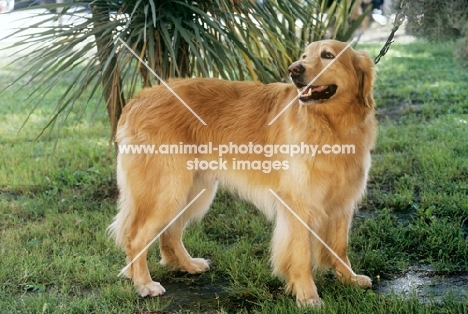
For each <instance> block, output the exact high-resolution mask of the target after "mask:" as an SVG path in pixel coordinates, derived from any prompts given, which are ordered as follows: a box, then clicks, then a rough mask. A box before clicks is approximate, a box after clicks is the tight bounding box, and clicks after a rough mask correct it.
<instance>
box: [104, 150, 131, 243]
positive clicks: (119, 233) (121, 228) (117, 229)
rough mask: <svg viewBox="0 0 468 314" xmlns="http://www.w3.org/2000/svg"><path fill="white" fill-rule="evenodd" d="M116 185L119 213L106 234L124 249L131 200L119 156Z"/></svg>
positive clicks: (129, 219) (129, 218)
mask: <svg viewBox="0 0 468 314" xmlns="http://www.w3.org/2000/svg"><path fill="white" fill-rule="evenodd" d="M117 185H118V186H119V190H120V193H119V201H118V208H119V212H118V213H117V215H116V216H115V217H114V220H113V222H112V223H111V224H110V226H109V227H108V228H107V232H108V234H109V235H110V237H111V238H113V239H114V240H115V242H116V243H117V245H118V246H119V247H121V248H125V245H126V244H127V237H128V231H129V229H130V224H131V222H132V220H133V217H132V216H133V213H132V208H133V198H132V195H131V192H130V189H129V188H128V187H127V186H126V185H127V178H126V172H125V171H124V169H122V160H121V158H120V156H118V157H117Z"/></svg>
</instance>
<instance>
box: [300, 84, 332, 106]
mask: <svg viewBox="0 0 468 314" xmlns="http://www.w3.org/2000/svg"><path fill="white" fill-rule="evenodd" d="M297 87H298V89H297V90H298V92H299V94H300V96H299V100H300V101H301V102H309V101H312V100H326V99H329V98H330V97H331V96H333V95H335V93H336V90H337V89H338V86H336V85H334V84H331V85H320V86H309V87H306V86H297Z"/></svg>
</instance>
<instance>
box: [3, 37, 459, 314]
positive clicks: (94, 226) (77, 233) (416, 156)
mask: <svg viewBox="0 0 468 314" xmlns="http://www.w3.org/2000/svg"><path fill="white" fill-rule="evenodd" d="M358 49H366V50H368V51H369V52H370V53H371V54H372V55H376V54H377V51H378V49H380V46H379V45H362V46H361V47H358ZM452 49H453V47H452V46H451V45H431V44H428V43H424V42H414V43H410V44H405V45H401V44H400V45H398V44H394V45H393V46H392V47H391V49H390V51H389V53H388V55H387V56H386V57H384V58H383V59H382V60H381V63H380V64H379V65H378V67H377V70H378V79H377V81H376V86H375V98H376V101H377V106H378V112H377V113H378V117H379V120H380V126H379V138H378V142H377V146H376V148H375V150H374V152H373V166H372V169H371V173H370V178H369V185H368V195H367V196H366V198H365V199H364V201H363V202H362V203H361V204H360V212H359V213H358V214H357V217H356V218H355V221H354V223H353V227H352V234H351V239H350V245H351V252H350V258H351V261H352V263H353V265H354V268H355V270H356V271H359V272H362V273H365V274H367V275H370V276H371V277H372V278H373V280H374V282H375V287H374V289H373V290H368V291H363V290H360V289H356V288H351V287H345V286H342V285H340V284H338V283H337V282H336V281H335V280H334V278H333V277H332V276H331V275H330V274H328V273H324V274H318V275H317V285H318V289H319V293H320V295H321V297H322V298H323V300H324V302H325V304H326V306H325V307H324V308H322V309H321V310H312V309H311V310H308V311H302V310H298V309H297V307H296V305H295V302H294V299H293V298H292V297H290V296H289V295H287V294H285V292H284V285H283V282H281V281H280V280H279V279H277V278H275V277H274V276H272V275H271V272H270V268H269V263H268V258H269V241H270V237H271V230H272V226H271V224H270V223H269V222H267V221H266V219H265V218H264V217H263V216H262V215H261V214H260V213H259V212H258V211H256V210H255V209H254V208H253V206H251V205H250V204H248V203H245V202H243V201H240V200H238V199H236V198H235V197H234V196H232V195H230V194H228V193H226V192H223V191H221V192H219V193H218V196H217V198H216V200H215V202H214V204H213V206H212V210H211V211H210V213H209V214H208V215H207V216H206V217H205V219H204V220H203V222H202V223H200V224H198V225H195V226H192V227H191V228H189V229H188V230H187V232H186V235H185V243H186V246H187V248H188V250H189V251H190V252H191V253H192V254H193V255H194V256H201V257H205V258H210V259H211V260H212V261H213V267H212V270H210V271H209V272H207V273H205V274H201V275H186V274H182V273H177V272H170V271H167V270H166V269H165V268H163V267H162V266H160V265H159V264H158V262H157V261H158V260H159V253H158V250H157V248H156V247H153V248H151V250H150V254H149V255H150V257H149V267H150V271H151V273H152V276H153V277H154V278H157V279H158V280H159V281H161V282H162V283H163V285H164V286H165V287H166V288H168V293H167V295H166V296H164V297H161V298H145V299H142V298H140V297H138V296H137V295H136V293H135V292H134V289H133V286H132V284H131V282H130V281H128V280H125V279H122V278H119V277H117V274H118V272H119V270H120V269H121V268H122V267H123V266H124V254H123V253H122V252H121V251H120V250H119V249H117V248H116V247H115V245H114V244H113V243H112V241H111V240H109V239H108V237H107V235H106V228H107V226H108V225H109V223H110V222H111V220H112V217H113V216H114V215H115V213H116V204H115V201H116V188H115V174H114V169H115V161H114V157H113V152H112V149H111V148H110V146H109V144H108V125H107V118H106V115H105V110H104V107H103V106H102V104H101V103H100V102H99V100H97V99H96V100H95V99H91V102H90V103H88V104H87V106H88V109H87V110H84V106H85V104H86V99H85V98H84V99H83V102H82V103H81V104H77V107H76V108H74V109H73V110H72V112H71V113H70V115H69V118H68V121H67V122H65V123H64V124H63V126H62V128H61V132H60V133H59V134H60V135H59V136H58V137H57V136H56V133H54V132H52V133H51V134H48V133H47V134H46V135H45V136H43V137H41V138H40V139H39V140H37V141H35V140H34V139H35V137H36V136H37V135H38V134H39V132H40V131H41V129H42V127H43V126H44V125H45V124H46V123H47V121H48V117H50V115H51V114H52V113H53V112H54V110H55V106H56V101H57V99H59V98H60V95H61V92H63V90H64V89H65V88H66V87H67V85H66V82H62V83H61V85H57V86H56V88H55V90H54V92H53V93H52V94H49V95H48V96H47V98H44V99H39V100H38V101H39V105H38V109H37V110H36V112H34V113H33V114H32V115H31V116H30V118H29V122H28V123H27V124H26V126H25V127H24V128H23V129H22V130H21V131H20V132H19V133H18V130H19V129H20V127H21V126H22V124H23V122H24V120H25V118H26V117H27V116H28V114H29V111H30V107H28V105H27V102H26V101H25V98H26V97H27V95H28V93H29V92H30V89H32V88H34V86H33V85H30V86H27V87H23V88H19V86H20V84H15V86H14V87H13V88H12V89H7V90H5V91H2V93H1V94H0V103H1V104H2V106H1V107H0V123H1V124H2V128H0V149H1V156H2V158H1V163H0V256H1V258H0V285H1V289H0V308H1V309H2V312H4V313H93V312H94V313H162V312H176V311H180V312H187V311H191V312H193V313H197V312H213V313H225V312H240V313H295V312H297V313H302V312H311V313H315V312H317V313H382V314H383V313H468V305H467V300H468V297H467V296H468V295H467V294H466V293H467V292H466V289H465V297H464V298H462V299H460V298H454V297H453V296H451V295H449V294H448V295H446V296H444V297H443V298H442V300H441V301H440V302H436V301H435V300H433V302H429V303H421V302H419V300H418V298H417V297H416V296H412V297H405V296H402V295H383V294H380V293H379V284H378V281H379V280H378V279H377V278H380V279H381V280H388V279H391V278H395V277H398V276H400V275H401V274H403V273H405V272H406V271H407V269H408V267H409V266H418V265H431V267H433V268H434V269H435V271H436V272H437V274H441V275H450V274H460V273H463V274H466V273H467V271H468V258H467V256H468V239H467V234H468V222H467V221H468V220H467V218H468V160H467V158H468V157H467V156H468V142H467V139H468V100H467V99H468V71H466V69H462V68H460V67H459V65H457V64H456V63H455V62H454V61H453V58H452ZM13 70H14V69H12V68H5V67H4V68H3V70H1V75H0V89H2V88H3V87H4V86H6V84H8V82H9V80H11V79H12V78H13V77H14V75H15V74H14V71H13ZM99 106H102V109H101V107H99ZM216 295H217V297H216Z"/></svg>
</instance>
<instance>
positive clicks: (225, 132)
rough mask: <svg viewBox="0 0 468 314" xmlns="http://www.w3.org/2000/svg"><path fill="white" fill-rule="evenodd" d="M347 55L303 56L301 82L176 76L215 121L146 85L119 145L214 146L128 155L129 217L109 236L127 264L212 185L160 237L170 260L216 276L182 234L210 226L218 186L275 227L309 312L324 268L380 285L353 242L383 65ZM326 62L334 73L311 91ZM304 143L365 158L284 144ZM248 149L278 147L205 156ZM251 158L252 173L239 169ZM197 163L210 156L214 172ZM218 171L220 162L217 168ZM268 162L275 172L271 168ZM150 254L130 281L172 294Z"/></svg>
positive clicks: (329, 43)
mask: <svg viewBox="0 0 468 314" xmlns="http://www.w3.org/2000/svg"><path fill="white" fill-rule="evenodd" d="M346 48H347V47H346V44H345V43H342V42H338V41H334V40H324V41H319V42H314V43H312V44H310V45H309V46H308V47H307V48H306V49H305V52H304V54H303V55H302V56H301V58H300V60H299V61H296V62H294V63H293V64H292V65H291V66H290V67H289V72H290V75H291V79H292V82H293V84H284V83H274V84H268V85H263V84H259V83H252V82H229V81H223V80H218V79H185V80H174V81H172V82H171V83H170V84H169V85H170V87H171V89H172V90H173V91H174V92H175V93H176V94H177V95H179V96H180V97H181V98H182V99H183V100H185V101H186V103H187V104H188V105H189V106H190V107H191V108H192V109H193V111H194V112H195V113H196V114H197V115H198V116H199V117H200V118H202V119H203V120H204V122H206V125H204V124H203V123H201V122H200V121H199V120H198V118H197V117H196V116H194V114H192V112H190V111H189V110H188V109H187V108H186V107H184V106H183V105H182V103H181V102H180V101H179V100H178V99H177V98H176V97H175V96H174V94H173V93H172V92H171V91H170V90H168V88H166V87H164V86H156V87H153V88H148V89H145V90H143V91H142V92H141V93H140V94H139V95H138V96H137V97H136V98H134V99H133V100H132V101H131V102H129V104H128V105H127V106H126V107H125V108H124V112H123V114H122V117H121V119H120V121H119V126H118V131H117V143H118V144H119V145H120V146H122V145H155V146H156V147H158V146H160V147H164V145H168V144H170V145H173V146H180V147H182V145H185V144H189V145H199V146H200V147H201V146H202V145H205V149H200V150H199V151H196V150H195V149H193V150H191V151H190V152H189V153H187V152H185V153H181V151H179V152H178V153H177V154H176V153H173V154H168V153H159V154H156V153H153V154H149V153H146V154H145V153H140V154H138V153H122V152H121V153H120V154H119V156H118V162H117V182H118V186H119V189H120V200H119V207H120V211H119V213H118V214H117V215H116V217H115V219H114V221H113V223H112V224H111V225H110V227H109V229H110V232H111V235H112V236H113V237H114V238H115V240H116V242H117V244H118V245H119V246H121V247H122V248H123V249H125V252H126V254H127V262H131V261H132V260H133V259H134V258H135V257H136V256H137V255H138V254H139V253H140V252H141V251H142V250H143V249H144V248H145V246H147V245H148V243H150V241H151V240H152V239H153V238H154V237H155V236H156V235H157V234H158V233H160V232H161V231H162V230H163V229H164V228H165V227H166V226H167V225H168V224H169V222H170V221H171V220H172V219H173V218H174V217H175V216H176V215H177V214H178V213H180V212H181V211H182V209H184V208H185V207H186V205H187V204H188V203H189V202H190V201H191V200H192V199H193V198H194V197H195V196H196V195H198V194H199V193H200V191H202V190H203V189H206V191H205V192H204V193H203V194H202V195H201V196H200V197H199V198H198V199H196V201H195V202H194V203H193V204H191V205H190V206H189V207H188V208H187V210H186V211H185V212H183V214H182V215H181V216H180V217H179V218H178V219H177V220H175V222H174V223H172V224H171V225H170V226H169V227H168V228H167V230H165V231H164V232H163V233H162V234H161V236H160V238H159V241H160V251H161V263H162V264H164V265H168V266H170V267H171V268H173V269H178V270H182V271H186V272H189V273H198V272H203V271H206V270H208V269H209V265H210V264H209V261H208V260H205V259H202V258H192V257H191V256H190V255H189V253H188V252H187V250H186V249H185V247H184V245H183V243H182V240H181V239H182V233H183V230H184V228H185V227H186V226H187V225H188V223H190V222H193V221H197V220H200V219H201V218H202V217H203V216H204V215H205V213H206V212H207V211H208V209H209V207H210V204H211V202H212V200H213V197H214V196H215V192H216V189H217V185H218V182H219V184H221V185H223V186H225V187H227V188H228V189H230V190H231V191H234V192H236V193H237V194H238V195H239V196H240V197H242V198H245V199H247V200H249V201H250V202H252V203H253V204H254V205H256V207H258V208H259V209H260V210H261V211H263V212H264V213H265V214H266V216H267V217H269V218H270V219H273V220H274V221H275V229H274V234H273V240H272V246H271V264H272V267H273V271H274V273H275V274H277V275H278V276H280V277H281V278H284V280H285V281H286V283H287V289H288V291H290V292H291V293H292V294H293V295H294V296H295V297H296V301H297V303H298V304H299V305H303V304H305V305H315V304H320V303H321V300H320V297H319V295H318V293H317V288H316V286H315V283H314V280H313V277H312V271H313V269H315V268H324V267H331V268H332V269H333V270H334V271H335V273H336V275H337V277H338V279H339V280H340V281H342V282H345V283H352V284H356V285H358V286H360V287H370V286H371V280H370V278H369V277H367V276H364V275H356V274H355V273H354V272H353V271H352V269H351V266H350V263H349V260H348V257H347V247H348V231H349V228H350V224H351V220H352V217H353V213H354V209H355V207H356V203H357V202H358V201H359V200H360V199H361V198H362V195H363V193H364V191H365V185H366V180H367V173H368V170H369V167H370V163H371V156H370V150H371V149H372V147H373V145H374V141H375V137H376V120H375V117H374V100H373V96H372V85H373V77H374V72H373V62H372V59H371V58H370V57H369V56H368V55H367V54H366V53H364V52H359V51H355V50H353V49H352V48H348V49H346ZM340 52H341V55H340V56H339V57H337V55H338V54H339V53H340ZM329 63H332V64H330V65H329ZM327 65H329V68H328V69H327V70H326V71H324V73H323V74H321V75H320V76H319V77H318V78H317V79H316V80H315V81H314V83H313V84H312V85H311V86H309V87H307V85H308V83H309V82H311V80H312V79H314V78H315V77H316V76H317V74H318V73H319V72H320V71H321V70H322V69H324V68H325V67H326V66H327ZM295 98H296V100H294V99H295ZM292 100H294V102H293V103H291V106H290V107H288V109H287V110H285V111H284V112H282V110H283V109H284V108H285V107H286V106H287V104H288V103H289V102H290V101H292ZM275 118H277V119H276V120H275ZM272 121H274V122H273V123H271V122H272ZM269 123H270V124H271V125H269ZM299 143H300V144H299ZM304 143H307V144H314V145H315V146H318V147H322V146H323V147H324V148H325V147H326V146H325V145H328V146H327V147H328V148H330V147H335V146H333V145H352V147H354V151H353V152H352V153H349V152H348V153H341V154H338V153H336V154H330V153H328V154H327V153H326V151H325V150H324V151H323V153H322V154H321V153H320V151H319V152H318V153H317V154H315V156H312V154H310V152H309V153H301V154H291V153H290V152H288V151H286V152H285V151H284V150H281V148H284V147H285V146H284V145H297V146H295V147H298V145H306V144H304ZM208 144H209V145H208ZM247 144H248V145H250V146H254V145H255V147H254V148H261V147H267V146H268V147H270V148H272V147H273V148H279V151H278V149H276V150H275V152H274V154H269V155H267V154H257V153H254V152H252V151H251V150H249V151H248V152H245V151H244V152H241V151H239V150H234V149H233V150H232V151H229V152H228V153H225V154H224V155H223V156H222V160H221V158H220V153H219V151H216V150H215V149H212V150H207V149H206V147H207V146H211V147H216V148H217V147H224V148H225V147H227V146H228V145H230V146H229V147H231V146H235V145H238V146H239V148H240V145H244V148H246V147H247ZM258 145H260V146H258ZM336 147H338V148H339V147H340V146H336ZM166 148H167V146H166ZM176 148H177V147H176ZM192 148H193V146H192ZM231 148H232V147H231ZM327 151H328V152H329V149H328V150H327ZM223 160H226V161H228V164H227V166H226V165H221V163H222V162H223ZM241 160H242V161H243V162H244V164H243V167H240V166H239V167H234V166H235V165H234V166H233V165H231V163H233V162H236V161H241ZM195 161H198V162H200V161H205V163H204V165H205V168H204V169H202V167H198V166H200V165H202V163H200V164H197V163H196V162H195ZM209 162H210V163H209ZM208 164H209V165H210V166H216V165H218V166H221V167H218V168H216V167H210V168H207V167H206V165H208ZM249 165H250V166H252V167H251V168H250V169H249ZM255 165H256V166H257V167H255ZM259 165H261V166H262V167H263V166H265V165H266V166H265V167H263V168H261V169H260V168H258V166H259ZM268 165H269V166H271V167H267V166H268ZM239 168H241V169H239ZM267 168H269V169H270V171H268V169H267ZM270 190H271V191H273V192H274V193H276V194H277V196H279V198H277V197H276V196H275V195H274V194H273V193H271V191H270ZM283 202H284V203H283ZM284 204H287V205H288V207H289V208H290V209H292V210H293V211H294V212H295V213H296V214H297V216H298V217H299V218H300V219H302V220H303V221H304V222H305V223H306V224H307V225H308V227H309V228H306V227H305V226H304V225H303V224H302V223H301V221H300V220H299V219H298V218H297V217H295V216H294V215H293V213H292V212H291V211H290V210H289V209H288V208H287V207H286V206H285V205H284ZM308 229H311V230H313V231H314V232H315V233H316V234H317V235H318V236H319V237H320V238H321V239H322V240H323V241H324V242H325V243H326V244H328V246H329V248H331V250H329V249H327V248H326V246H324V245H323V243H322V242H319V240H318V238H317V237H316V236H314V234H313V233H312V232H311V231H310V230H308ZM332 251H333V252H335V253H336V254H332ZM146 257H147V254H146V250H145V251H144V252H143V254H142V255H141V256H140V257H139V258H137V259H136V260H135V261H134V262H133V263H132V264H131V265H130V267H129V268H128V269H127V270H126V271H125V275H127V276H128V277H130V278H132V279H133V282H134V284H135V287H136V290H137V291H138V293H139V294H140V295H141V296H157V295H161V294H163V293H164V292H165V289H164V288H163V286H162V285H161V284H160V283H158V282H155V281H153V280H152V279H151V276H150V273H149V270H148V267H147V261H146ZM338 257H339V258H338Z"/></svg>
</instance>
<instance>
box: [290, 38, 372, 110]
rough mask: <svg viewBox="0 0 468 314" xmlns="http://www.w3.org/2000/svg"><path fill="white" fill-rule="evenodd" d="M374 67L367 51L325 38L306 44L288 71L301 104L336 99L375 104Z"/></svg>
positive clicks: (368, 104) (369, 104) (369, 105)
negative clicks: (373, 90)
mask: <svg viewBox="0 0 468 314" xmlns="http://www.w3.org/2000/svg"><path fill="white" fill-rule="evenodd" d="M373 68H374V63H373V61H372V59H371V58H370V57H369V55H368V54H367V53H365V52H362V51H355V50H354V49H353V48H351V47H346V43H343V42H340V41H336V40H322V41H317V42H313V43H312V44H310V45H309V46H307V47H306V49H305V51H304V53H303V54H302V56H301V58H300V59H299V60H298V61H296V62H294V63H293V64H291V66H290V67H289V73H290V76H291V80H292V82H293V83H294V85H295V86H296V88H297V90H298V93H299V95H300V96H299V102H300V103H301V104H304V105H310V104H318V103H324V102H327V101H329V100H331V99H336V100H347V101H357V102H359V103H362V104H363V105H364V106H367V107H372V106H373V98H372V84H373V80H374V70H373ZM307 86H308V87H307ZM353 98H354V99H353Z"/></svg>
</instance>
